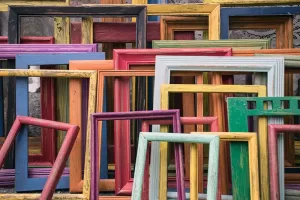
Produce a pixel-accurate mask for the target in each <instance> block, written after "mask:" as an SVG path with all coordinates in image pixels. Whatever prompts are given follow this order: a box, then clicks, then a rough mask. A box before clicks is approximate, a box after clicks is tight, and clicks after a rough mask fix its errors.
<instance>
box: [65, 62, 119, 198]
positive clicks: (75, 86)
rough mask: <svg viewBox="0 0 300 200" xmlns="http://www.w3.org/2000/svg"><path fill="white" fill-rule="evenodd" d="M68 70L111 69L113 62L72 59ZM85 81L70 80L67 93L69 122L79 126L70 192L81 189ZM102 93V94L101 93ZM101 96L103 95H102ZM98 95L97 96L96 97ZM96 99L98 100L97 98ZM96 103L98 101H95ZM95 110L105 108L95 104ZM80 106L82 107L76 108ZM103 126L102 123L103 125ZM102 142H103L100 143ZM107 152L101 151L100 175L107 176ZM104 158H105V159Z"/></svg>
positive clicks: (109, 188)
mask: <svg viewBox="0 0 300 200" xmlns="http://www.w3.org/2000/svg"><path fill="white" fill-rule="evenodd" d="M69 69H70V70H97V71H102V70H113V62H112V60H82V61H78V60H76V61H75V60H72V61H70V63H69ZM86 86H87V83H84V82H81V81H80V80H70V83H69V94H70V98H69V99H70V102H72V104H69V116H70V118H69V120H70V121H69V122H70V123H71V124H76V125H78V126H79V127H80V130H79V134H78V136H77V138H76V143H75V144H74V147H73V149H72V151H71V154H70V192H82V190H83V179H82V171H83V169H84V163H85V162H84V160H85V155H84V153H85V149H86V145H85V143H86V137H87V135H86V131H87V130H86V123H87V117H88V116H87V113H86V110H87V106H88V104H87V102H86V100H87V94H86V93H85V92H88V88H87V87H86ZM103 87H104V84H103V85H99V81H98V82H97V88H98V89H97V90H98V91H99V90H100V89H103ZM97 93H98V92H97ZM103 95H104V94H103ZM102 97H103V96H102ZM98 98H99V95H98V96H97V99H98ZM97 101H98V100H97ZM96 105H98V103H97V102H96ZM96 107H97V108H96V111H97V112H103V111H105V110H103V108H105V106H104V104H102V106H101V107H99V106H96ZM78 108H82V109H78ZM103 126H104V125H103ZM102 133H103V135H104V136H103V137H106V134H107V133H106V131H105V129H104V128H103V129H102ZM101 144H103V143H101ZM106 154H107V152H106V149H103V150H102V151H101V155H103V159H101V165H103V167H101V173H100V174H101V177H102V178H105V177H107V173H108V172H107V168H105V166H107V156H106ZM105 158H106V159H105ZM101 189H102V191H114V189H115V186H114V184H108V185H106V186H105V188H101Z"/></svg>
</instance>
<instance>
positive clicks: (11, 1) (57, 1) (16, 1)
mask: <svg viewBox="0 0 300 200" xmlns="http://www.w3.org/2000/svg"><path fill="white" fill-rule="evenodd" d="M69 4H70V0H54V1H53V0H46V1H44V0H38V1H36V0H29V1H26V0H4V1H1V3H0V12H6V11H9V9H8V7H9V6H11V5H31V6H54V5H55V6H67V5H69Z"/></svg>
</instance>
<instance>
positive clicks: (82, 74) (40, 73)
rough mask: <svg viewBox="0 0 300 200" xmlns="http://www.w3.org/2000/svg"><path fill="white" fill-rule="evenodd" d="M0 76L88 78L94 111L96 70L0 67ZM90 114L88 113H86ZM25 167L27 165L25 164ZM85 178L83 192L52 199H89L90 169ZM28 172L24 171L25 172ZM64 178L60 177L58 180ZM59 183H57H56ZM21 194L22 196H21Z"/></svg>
mask: <svg viewBox="0 0 300 200" xmlns="http://www.w3.org/2000/svg"><path fill="white" fill-rule="evenodd" d="M0 76H2V77H5V76H13V77H64V78H66V77H68V78H89V80H90V81H89V84H90V87H89V108H88V112H89V114H90V113H93V112H95V102H96V83H97V72H96V71H71V70H28V69H26V70H21V69H17V70H16V69H7V70H4V69H0ZM17 100H19V101H21V99H20V98H17ZM88 116H90V115H88ZM90 126H91V124H90V120H88V124H87V127H88V128H87V130H88V131H87V144H90V131H89V130H90ZM22 136H23V135H18V136H17V138H16V140H19V139H20V137H22ZM19 150H20V148H17V149H16V154H19V152H18V151H19ZM26 151H27V149H26ZM85 158H86V162H89V161H90V149H89V148H87V149H86V157H85ZM26 168H27V166H26ZM85 170H86V173H85V179H87V181H86V182H85V184H84V190H83V194H76V195H70V194H55V195H54V199H61V200H62V199H66V198H71V199H89V195H90V169H85ZM18 173H19V171H18V169H16V174H18ZM27 173H28V172H27V171H26V174H27ZM23 178H24V179H23V180H22V181H23V183H24V182H25V181H26V183H25V184H37V185H41V184H43V183H45V182H46V180H45V179H39V178H33V179H28V176H26V177H23ZM62 179H64V177H62V178H61V179H60V180H62ZM58 185H59V183H58ZM22 195H23V196H22ZM39 197H40V194H21V195H19V196H18V198H22V199H24V198H30V199H39ZM0 198H3V199H4V198H8V199H9V198H14V199H15V198H16V194H2V195H0Z"/></svg>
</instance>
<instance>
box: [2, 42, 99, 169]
mask: <svg viewBox="0 0 300 200" xmlns="http://www.w3.org/2000/svg"><path fill="white" fill-rule="evenodd" d="M95 51H97V45H96V44H91V45H75V46H74V45H57V44H55V45H53V44H0V58H1V59H8V65H9V67H12V68H15V59H16V55H17V54H24V53H34V54H45V53H48V54H51V53H58V54H61V53H86V52H95ZM47 80H49V79H47ZM49 81H50V80H49ZM50 82H51V81H50ZM46 83H47V82H46ZM46 83H45V84H46ZM41 84H42V86H43V83H41ZM51 85H53V84H52V83H49V84H48V83H47V87H50V88H49V89H51V90H52V89H53V90H54V88H53V87H54V86H53V87H52V86H51ZM2 87H3V84H2V81H0V88H2ZM7 87H8V110H10V111H11V112H7V114H6V119H7V124H8V128H7V129H8V130H9V127H10V126H11V125H12V124H13V122H14V117H15V112H16V111H15V110H16V107H15V101H16V100H15V99H16V98H15V82H14V81H12V82H9V83H8V85H7ZM42 89H43V88H42ZM42 92H43V91H42ZM51 95H52V94H51ZM0 96H3V91H2V90H0ZM42 98H44V95H43V96H42ZM47 101H49V104H51V105H52V106H53V104H54V102H53V99H48V98H47ZM42 108H43V107H42ZM3 110H4V108H3V103H1V104H0V111H1V113H4V112H3ZM53 112H54V110H53V111H48V113H47V116H45V115H44V114H42V117H47V118H46V119H49V120H54V119H53V118H52V117H53V115H54V114H53ZM3 121H4V116H3V115H0V127H4V124H3ZM0 132H2V135H3V133H4V135H5V136H6V135H7V133H8V131H6V132H4V129H3V128H1V129H0ZM53 134H54V133H53ZM53 134H52V135H53ZM48 137H51V138H52V136H51V133H50V134H43V139H42V141H43V142H44V143H45V144H49V146H47V145H46V146H45V147H43V151H44V152H45V151H46V153H48V152H47V151H48V149H53V148H55V146H53V145H55V143H53V144H52V140H49V138H48ZM53 137H54V136H53ZM53 142H54V141H53ZM13 152H14V148H13V147H12V148H11V151H10V152H9V154H8V156H7V159H6V162H5V168H14V154H13ZM51 152H52V151H49V153H51ZM39 157H40V156H38V157H35V156H33V157H31V156H30V161H31V163H30V165H32V162H33V161H35V160H36V159H39ZM47 157H48V158H46V159H45V160H43V163H42V166H43V165H44V164H45V165H48V164H50V163H52V162H53V161H54V159H55V157H53V154H52V155H49V156H47ZM45 161H47V162H48V163H45ZM34 164H38V163H37V162H34Z"/></svg>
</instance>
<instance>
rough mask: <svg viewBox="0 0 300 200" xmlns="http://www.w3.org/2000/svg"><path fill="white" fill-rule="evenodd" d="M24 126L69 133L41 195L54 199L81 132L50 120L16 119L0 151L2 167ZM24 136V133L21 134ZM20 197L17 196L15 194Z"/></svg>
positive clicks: (18, 117)
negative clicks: (57, 186)
mask: <svg viewBox="0 0 300 200" xmlns="http://www.w3.org/2000/svg"><path fill="white" fill-rule="evenodd" d="M22 125H35V126H39V127H45V128H52V129H60V130H64V131H67V134H66V138H65V140H66V141H65V142H64V143H63V145H62V146H61V149H60V151H59V153H58V155H57V158H56V161H55V163H54V165H53V168H52V169H51V172H50V174H49V177H48V178H47V182H46V183H45V186H44V189H43V192H42V194H41V197H40V198H41V199H52V196H53V194H54V192H55V188H56V185H57V184H58V181H59V179H60V177H61V176H62V173H63V170H64V166H65V164H66V162H67V160H68V157H69V155H70V152H71V149H72V147H73V145H74V143H75V140H76V136H77V134H78V131H79V127H78V126H75V125H71V124H66V123H61V122H55V121H50V120H44V119H38V118H32V117H27V116H20V115H18V116H17V117H16V120H15V122H14V124H13V126H12V129H11V130H10V131H9V134H8V136H7V138H6V140H5V142H4V144H3V146H2V147H1V150H0V155H1V157H0V166H2V165H3V163H4V159H5V156H6V155H7V153H8V150H9V148H10V147H11V146H12V143H13V142H14V140H15V139H16V137H17V135H18V133H19V132H22V131H20V130H22ZM21 134H22V133H21ZM14 195H15V196H16V197H18V196H17V195H16V194H14Z"/></svg>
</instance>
